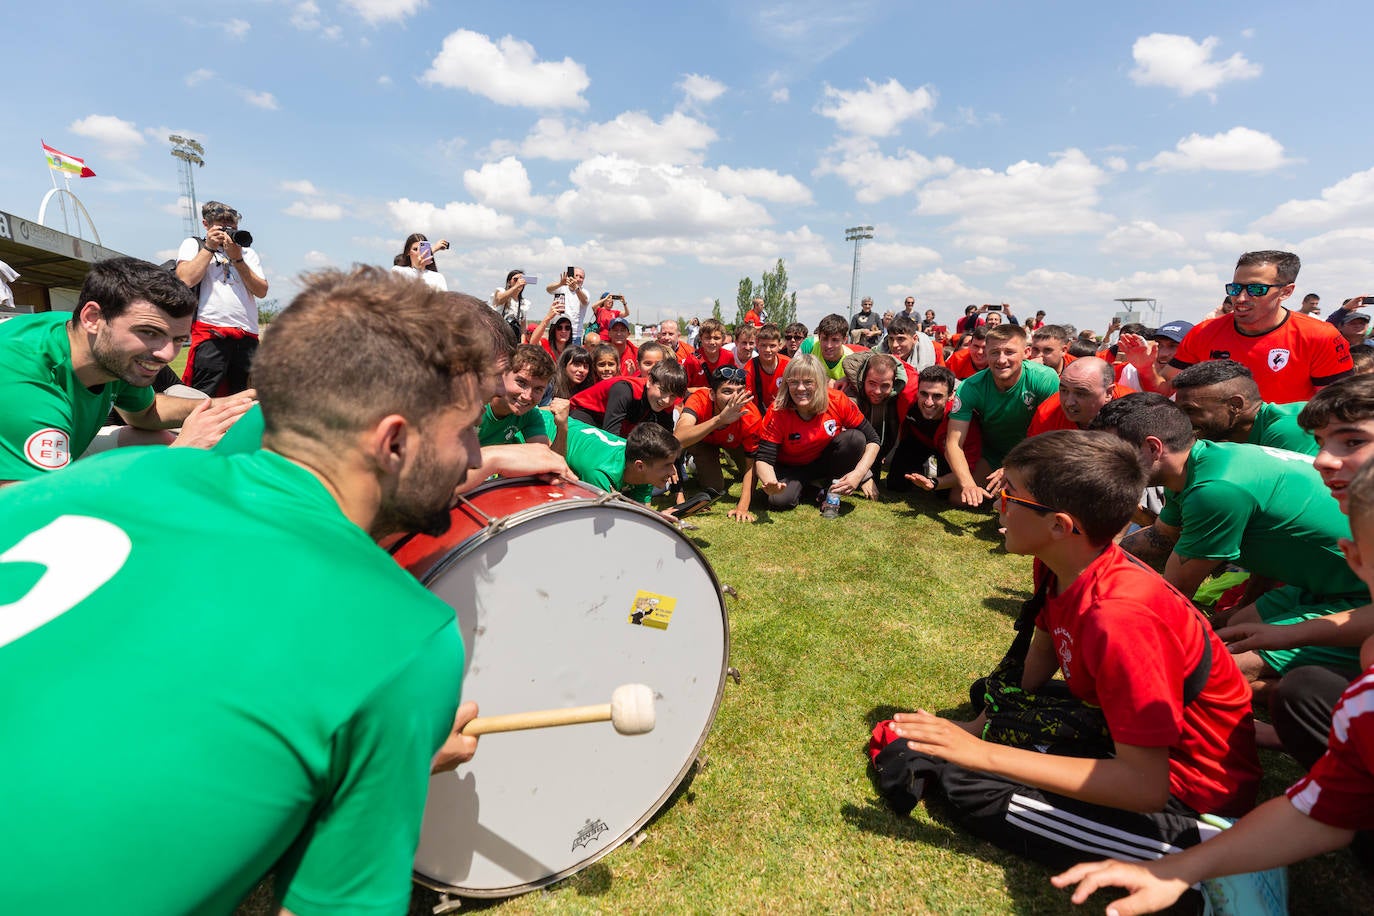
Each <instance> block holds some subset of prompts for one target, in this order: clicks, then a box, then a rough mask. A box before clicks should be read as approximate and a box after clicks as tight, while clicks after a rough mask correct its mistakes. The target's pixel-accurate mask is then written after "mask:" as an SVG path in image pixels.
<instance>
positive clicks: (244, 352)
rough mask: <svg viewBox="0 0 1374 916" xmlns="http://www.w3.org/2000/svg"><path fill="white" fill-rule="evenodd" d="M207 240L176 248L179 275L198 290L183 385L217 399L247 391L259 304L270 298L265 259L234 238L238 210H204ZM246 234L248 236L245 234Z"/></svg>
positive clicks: (216, 205) (211, 204) (213, 204)
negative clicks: (217, 397) (265, 273)
mask: <svg viewBox="0 0 1374 916" xmlns="http://www.w3.org/2000/svg"><path fill="white" fill-rule="evenodd" d="M200 214H201V224H202V225H204V226H205V239H204V241H202V240H200V239H197V238H189V239H186V240H185V241H184V242H182V243H181V248H179V249H178V250H177V276H178V277H180V278H181V281H182V282H183V283H185V284H186V285H187V286H189V287H191V288H192V290H195V289H196V288H197V286H199V293H200V295H199V299H200V303H199V308H198V309H197V311H196V320H195V323H194V324H193V325H192V326H191V351H190V354H189V355H188V356H187V358H186V371H185V374H184V375H183V376H182V381H183V382H185V384H187V385H190V386H191V387H192V388H195V389H197V390H199V391H203V392H205V393H206V394H208V395H210V396H212V397H214V396H218V395H225V394H234V393H236V392H239V391H243V390H244V389H246V388H247V387H248V370H249V367H250V366H251V365H252V363H253V354H254V353H255V352H256V351H257V348H258V303H257V300H258V299H261V298H262V297H264V296H266V295H267V280H266V279H264V277H263V270H262V261H260V260H259V259H258V254H257V252H256V251H254V250H253V249H252V248H251V247H249V246H251V245H252V237H251V236H249V237H248V238H246V239H243V238H241V239H240V240H241V241H243V242H246V243H247V244H242V245H241V244H239V243H238V242H236V241H235V240H234V236H235V234H236V233H237V232H238V228H239V212H238V211H237V210H235V209H234V208H233V207H231V206H229V205H228V204H223V203H220V202H219V201H217V200H211V201H207V202H206V204H205V206H203V207H201V208H200ZM245 234H246V233H245Z"/></svg>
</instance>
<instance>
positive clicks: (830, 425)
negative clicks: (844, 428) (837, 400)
mask: <svg viewBox="0 0 1374 916" xmlns="http://www.w3.org/2000/svg"><path fill="white" fill-rule="evenodd" d="M839 428H840V424H838V423H836V422H835V421H834V420H826V421H825V434H826V435H827V436H833V435H835V430H837V429H839Z"/></svg>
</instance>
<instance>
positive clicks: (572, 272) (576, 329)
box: [545, 267, 605, 343]
mask: <svg viewBox="0 0 1374 916" xmlns="http://www.w3.org/2000/svg"><path fill="white" fill-rule="evenodd" d="M586 283H587V272H586V271H585V270H583V269H582V268H581V267H570V268H568V269H567V270H565V271H564V272H563V273H562V274H560V275H559V277H558V279H557V280H555V281H553V282H552V283H550V284H549V285H548V286H546V287H545V291H546V292H548V293H549V294H550V295H552V294H554V293H557V292H560V291H561V292H567V293H572V294H573V295H575V296H577V302H578V305H577V307H576V308H569V309H568V310H567V312H566V313H565V314H566V315H567V316H568V317H569V318H570V319H572V326H573V333H572V342H573V343H581V341H582V326H583V325H584V324H586V321H587V306H589V305H590V304H591V297H590V296H588V295H587V291H586V290H585V289H583V288H582V287H583V286H585V285H586ZM602 330H603V331H604V330H605V329H604V328H603V329H602Z"/></svg>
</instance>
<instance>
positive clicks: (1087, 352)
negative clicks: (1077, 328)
mask: <svg viewBox="0 0 1374 916" xmlns="http://www.w3.org/2000/svg"><path fill="white" fill-rule="evenodd" d="M1066 352H1067V353H1068V354H1069V355H1070V356H1072V357H1074V358H1077V357H1080V356H1096V355H1097V344H1096V343H1094V342H1093V341H1091V340H1084V339H1083V338H1081V337H1076V338H1074V341H1073V343H1071V344H1069V349H1068V350H1067V351H1066Z"/></svg>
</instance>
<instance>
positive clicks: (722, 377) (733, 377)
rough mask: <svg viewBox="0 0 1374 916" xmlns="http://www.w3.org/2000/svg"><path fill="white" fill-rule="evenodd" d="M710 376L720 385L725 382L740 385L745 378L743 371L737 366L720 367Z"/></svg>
mask: <svg viewBox="0 0 1374 916" xmlns="http://www.w3.org/2000/svg"><path fill="white" fill-rule="evenodd" d="M711 375H712V378H714V379H715V380H716V381H717V382H718V383H720V384H724V383H725V382H741V383H742V382H743V381H744V379H745V378H746V376H745V374H744V370H743V369H740V368H739V367H738V366H721V367H720V368H719V369H717V370H716V371H715V372H713V373H712V374H711Z"/></svg>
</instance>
